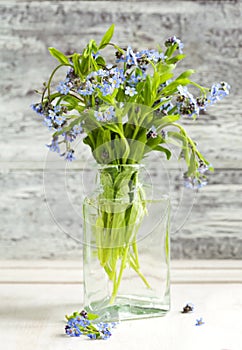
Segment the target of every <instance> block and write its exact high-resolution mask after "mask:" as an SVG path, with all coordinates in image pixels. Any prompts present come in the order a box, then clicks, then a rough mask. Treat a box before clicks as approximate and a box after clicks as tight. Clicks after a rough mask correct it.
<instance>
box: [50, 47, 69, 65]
mask: <svg viewBox="0 0 242 350" xmlns="http://www.w3.org/2000/svg"><path fill="white" fill-rule="evenodd" d="M49 52H50V54H51V55H52V56H53V57H55V58H56V59H57V60H58V61H59V62H60V63H63V64H69V60H68V58H67V57H66V56H65V55H64V54H63V53H62V52H60V51H59V50H57V49H55V48H54V47H49Z"/></svg>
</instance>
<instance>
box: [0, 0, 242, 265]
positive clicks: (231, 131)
mask: <svg viewBox="0 0 242 350" xmlns="http://www.w3.org/2000/svg"><path fill="white" fill-rule="evenodd" d="M241 9H242V5H241V2H239V1H189V0H186V1H169V2H167V1H160V2H145V1H140V2H139V1H132V2H122V1H108V2H107V1H44V2H37V1H0V71H1V80H0V94H1V95H0V99H1V101H0V118H1V119H0V126H1V139H0V167H1V170H0V183H1V201H0V220H1V230H0V241H1V243H0V253H1V257H2V258H16V259H22V258H25V259H27V258H28V259H34V258H36V259H37V258H46V259H47V258H65V257H66V258H70V257H73V258H74V257H75V258H77V257H80V255H81V242H80V241H81V200H82V190H83V189H85V187H86V186H87V185H88V184H89V183H90V182H91V181H92V179H93V172H92V171H91V170H90V166H89V159H90V158H89V157H90V154H89V152H88V151H87V150H86V149H85V148H84V147H81V146H80V147H79V150H78V153H79V156H80V160H79V161H77V162H76V163H74V164H71V165H68V168H66V164H64V163H63V162H60V161H59V159H57V158H56V155H49V154H48V155H47V151H46V147H45V144H46V143H48V141H49V138H50V135H49V134H48V132H46V129H45V128H44V127H42V125H41V122H40V120H39V118H38V116H36V115H35V114H33V113H32V111H31V110H30V108H29V105H30V104H31V103H33V102H35V101H36V96H35V95H34V93H33V89H35V88H38V87H40V86H41V84H42V82H43V81H44V80H46V79H47V78H48V74H49V72H50V70H51V68H52V67H54V65H55V62H54V60H53V59H52V58H51V57H50V56H49V55H48V47H49V46H54V47H57V48H58V49H59V50H63V51H67V50H72V49H75V50H78V49H82V48H83V46H84V45H85V44H86V42H87V40H89V39H90V38H95V39H96V40H97V41H98V40H100V38H101V36H102V34H103V32H104V31H105V30H106V28H107V27H108V26H109V25H110V24H111V23H115V24H116V32H115V36H114V40H115V41H116V42H119V44H120V45H121V46H122V45H127V44H128V43H130V44H132V45H133V46H134V47H137V48H146V47H150V48H151V47H155V46H156V44H157V43H162V42H163V41H164V40H165V39H166V38H167V37H169V36H171V35H173V34H175V35H177V36H179V37H180V38H181V39H182V41H183V42H184V43H185V52H186V53H187V58H186V60H185V61H184V64H183V65H182V69H186V68H188V67H189V68H191V67H192V68H194V69H195V70H196V72H197V73H196V75H195V77H194V79H196V80H197V81H200V82H201V83H203V84H208V85H210V84H212V83H213V82H214V81H220V80H225V81H228V82H229V83H230V84H231V85H232V90H231V96H230V97H229V98H227V99H226V100H224V101H221V102H220V103H219V105H217V106H216V107H214V108H210V109H209V111H207V112H206V113H205V114H204V115H202V116H201V117H200V118H199V119H198V120H197V121H196V123H188V122H186V123H185V124H187V125H186V126H187V127H188V128H189V130H190V133H191V135H192V136H193V137H194V138H195V139H196V140H197V141H198V144H199V147H200V149H201V151H203V152H204V154H206V155H207V157H208V158H209V159H210V160H211V163H212V164H213V165H214V166H215V168H216V171H215V174H214V175H212V176H210V184H209V186H207V187H206V188H204V189H203V190H201V191H199V193H197V194H194V193H191V192H189V191H187V190H184V189H183V188H182V184H181V169H178V168H177V166H176V165H175V163H174V162H171V163H169V164H164V163H163V162H162V167H163V168H164V167H165V168H166V169H167V171H168V173H169V180H170V192H171V196H172V202H173V207H174V211H173V228H172V231H173V233H172V256H173V257H175V258H234V259H240V258H241V257H242V235H241V233H242V232H241V231H242V215H241V214H242V209H241V208H242V196H241V194H242V180H241V175H242V152H241V151H242V138H241V135H242V112H241V102H242V98H241V81H242V70H241V63H242V62H241V57H242V20H241V19H242V16H241ZM152 166H153V171H154V172H155V173H158V171H159V169H158V168H157V162H155V161H154V162H153V163H152ZM43 169H45V171H44V172H45V181H44V186H43ZM82 169H83V172H82V171H81V170H82ZM84 178H85V179H86V180H85V181H84V184H83V179H84ZM87 179H88V180H89V179H90V181H89V182H88V181H87ZM191 210H192V212H191ZM190 212H191V213H190ZM63 213H65V215H63Z"/></svg>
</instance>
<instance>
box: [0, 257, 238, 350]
mask: <svg viewBox="0 0 242 350" xmlns="http://www.w3.org/2000/svg"><path fill="white" fill-rule="evenodd" d="M79 265H80V266H79ZM0 267H1V273H0V349H1V350H30V349H31V350H40V349H41V350H76V349H78V350H79V349H86V350H89V349H92V350H96V349H98V350H102V349H107V350H109V349H115V350H116V349H117V350H119V349H120V350H121V349H122V350H129V349H132V350H136V349H137V350H138V349H141V350H242V261H231V260H223V261H221V260H220V261H201V260H199V261H173V262H172V267H171V272H172V273H171V275H172V284H171V297H172V307H171V311H170V312H169V313H168V314H167V315H166V316H164V317H159V318H153V319H146V320H136V321H125V322H122V323H121V324H119V325H118V326H117V328H116V329H115V330H114V331H113V335H112V337H111V338H110V339H108V340H99V341H91V340H89V339H87V338H86V337H80V338H70V337H67V336H66V335H65V334H64V325H65V321H64V315H65V314H70V313H72V312H73V311H77V310H80V309H81V308H82V272H81V262H77V261H61V262H60V261H2V262H0ZM187 302H191V303H193V304H194V312H193V313H190V314H182V313H181V312H180V311H181V310H182V308H183V306H185V304H186V303H187ZM200 317H202V318H203V320H204V322H205V324H204V325H202V326H195V323H196V319H198V318H200Z"/></svg>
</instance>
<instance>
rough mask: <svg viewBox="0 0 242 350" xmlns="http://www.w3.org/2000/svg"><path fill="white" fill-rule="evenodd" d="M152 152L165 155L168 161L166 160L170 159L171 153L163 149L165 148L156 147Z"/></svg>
mask: <svg viewBox="0 0 242 350" xmlns="http://www.w3.org/2000/svg"><path fill="white" fill-rule="evenodd" d="M154 151H159V152H163V153H165V154H166V159H168V160H169V159H170V158H171V151H170V150H169V149H167V148H165V147H162V146H160V145H158V146H156V147H155V148H154Z"/></svg>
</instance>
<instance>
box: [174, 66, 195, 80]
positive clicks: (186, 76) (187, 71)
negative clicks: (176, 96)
mask: <svg viewBox="0 0 242 350" xmlns="http://www.w3.org/2000/svg"><path fill="white" fill-rule="evenodd" d="M194 73H195V70H193V69H188V70H186V71H185V72H183V73H182V74H180V75H179V77H178V78H177V79H176V80H179V79H185V78H188V77H190V75H192V74H194Z"/></svg>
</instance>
